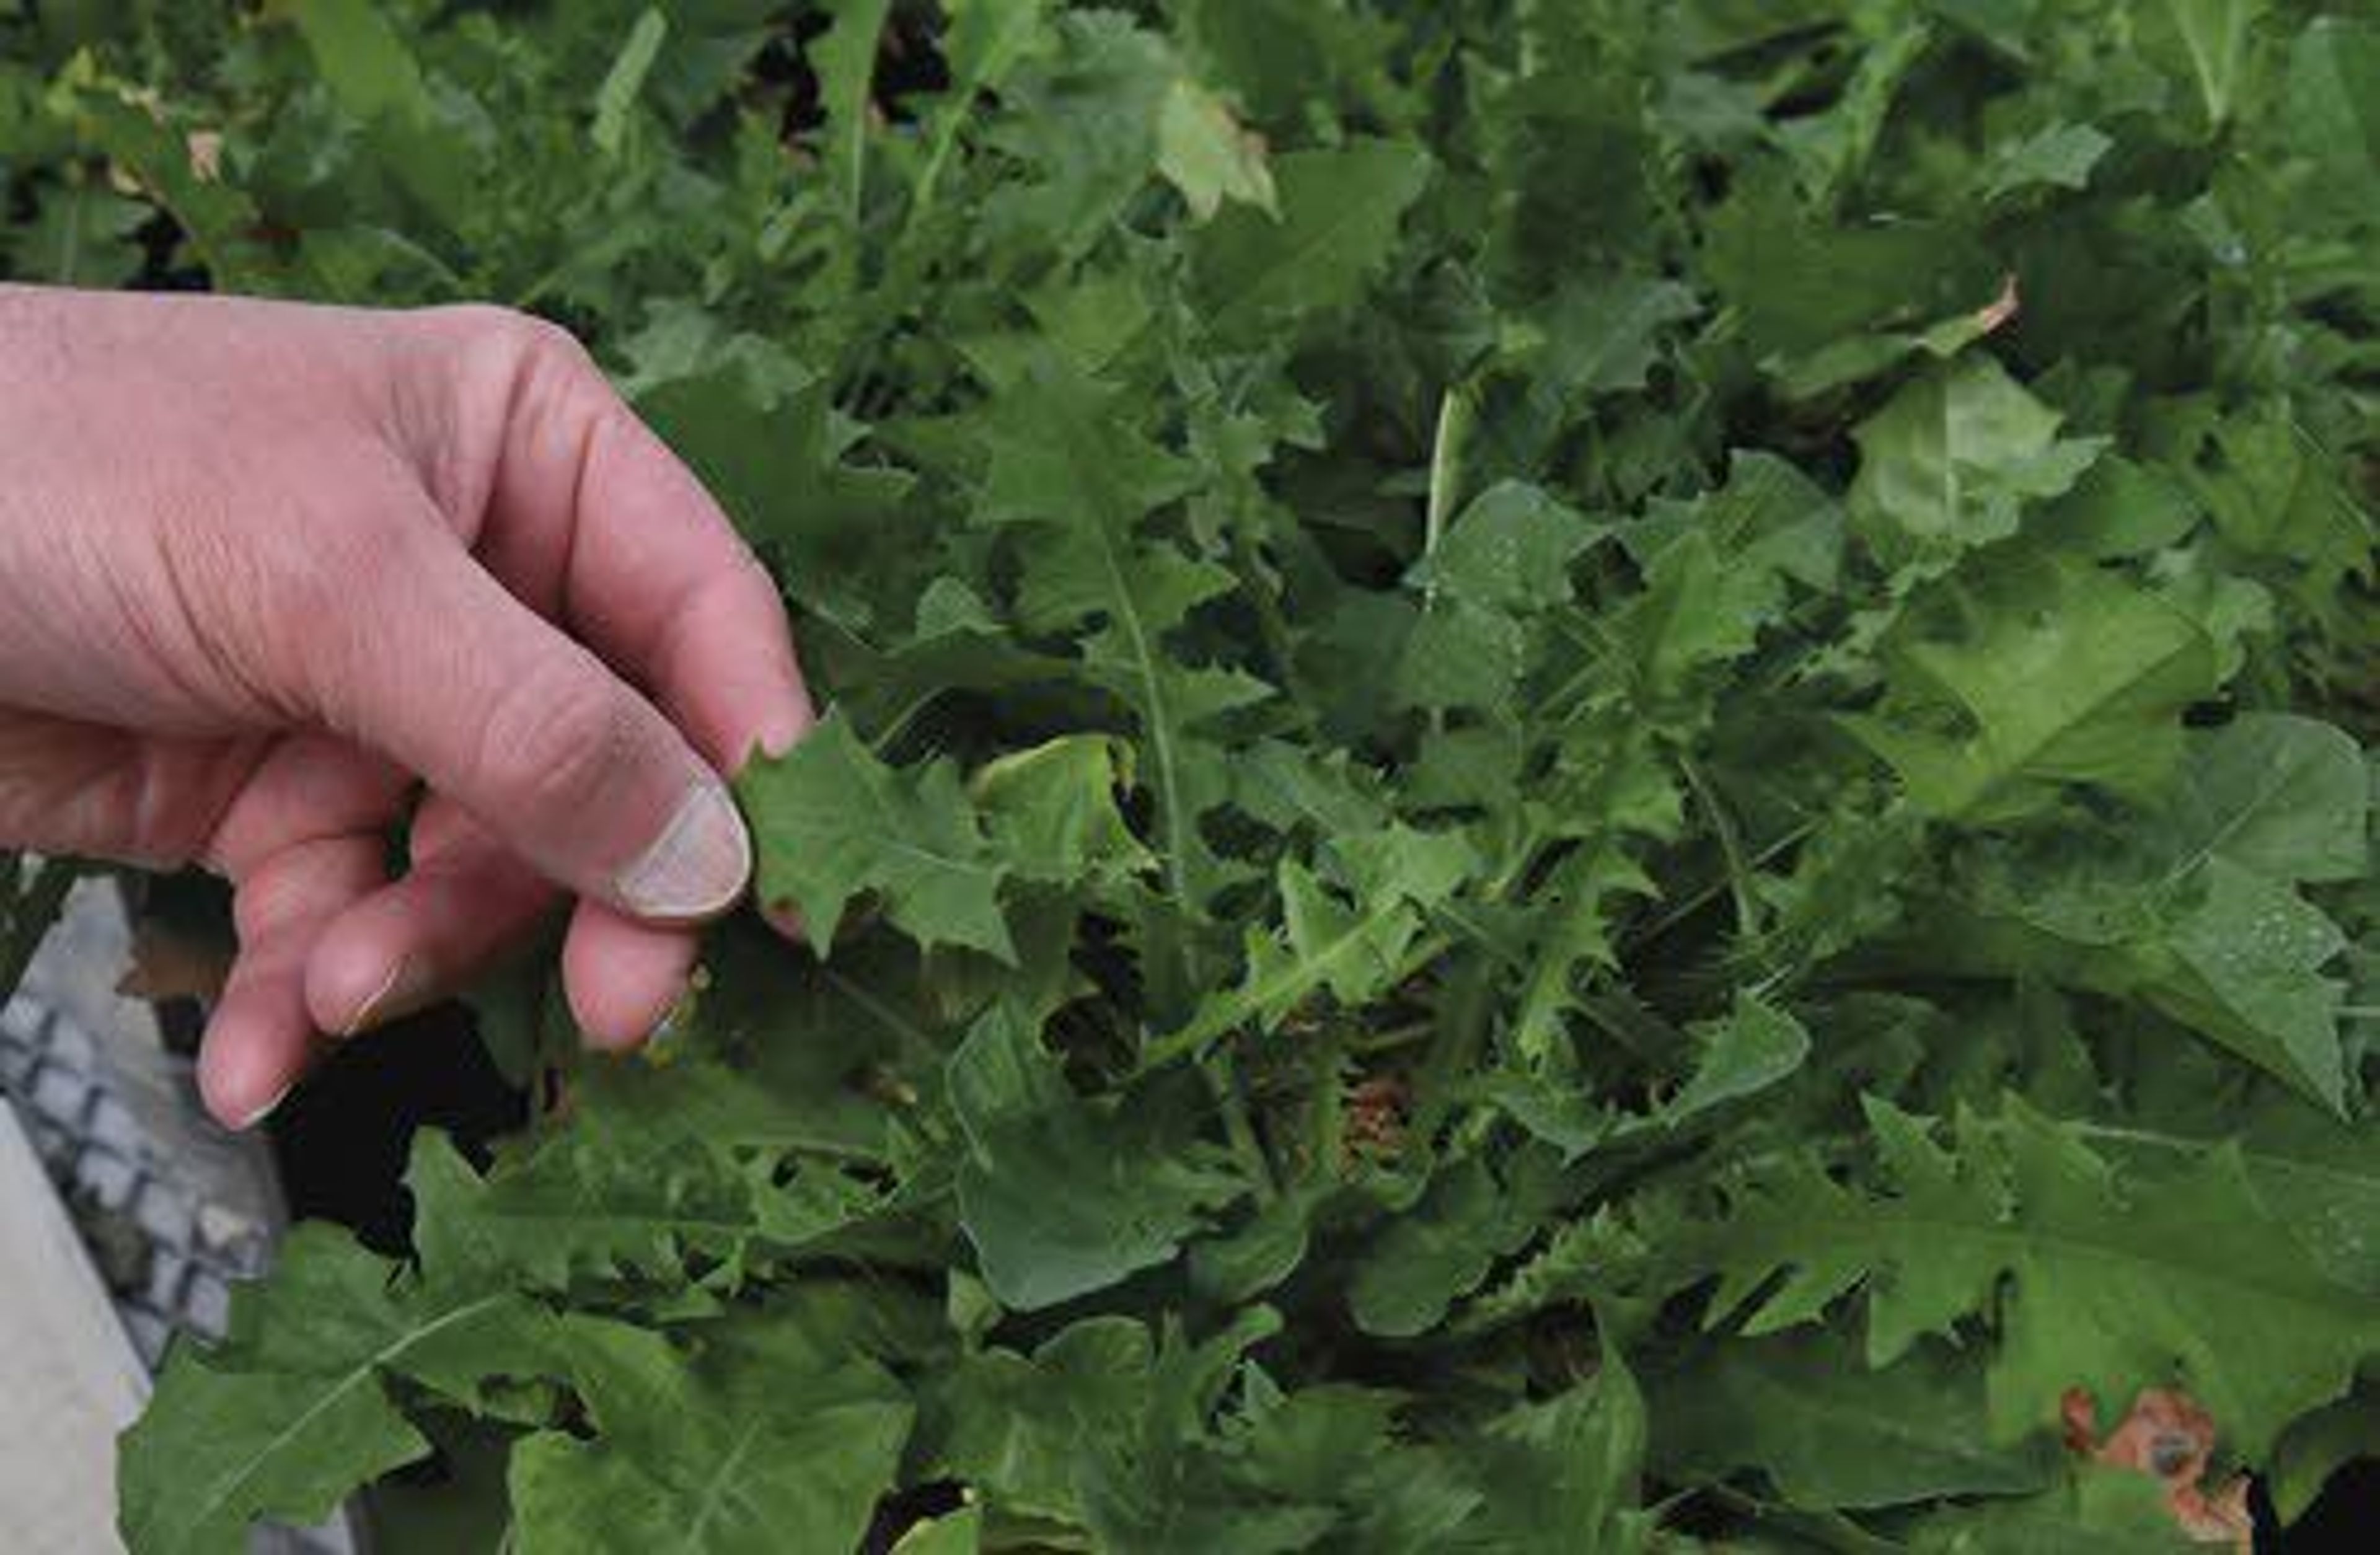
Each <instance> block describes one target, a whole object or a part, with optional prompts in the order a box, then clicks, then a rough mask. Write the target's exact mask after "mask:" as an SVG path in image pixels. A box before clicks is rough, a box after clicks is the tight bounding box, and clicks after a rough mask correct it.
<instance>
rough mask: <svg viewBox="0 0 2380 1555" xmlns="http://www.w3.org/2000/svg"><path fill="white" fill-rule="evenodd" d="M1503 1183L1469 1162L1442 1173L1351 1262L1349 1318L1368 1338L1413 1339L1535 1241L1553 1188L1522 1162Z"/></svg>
mask: <svg viewBox="0 0 2380 1555" xmlns="http://www.w3.org/2000/svg"><path fill="white" fill-rule="evenodd" d="M1528 1159H1529V1162H1530V1164H1528V1165H1524V1167H1523V1168H1522V1169H1520V1170H1519V1171H1518V1172H1516V1173H1515V1174H1514V1175H1513V1176H1512V1179H1511V1180H1509V1181H1500V1180H1499V1179H1498V1177H1497V1175H1496V1174H1495V1173H1494V1172H1491V1171H1490V1170H1489V1169H1488V1166H1487V1165H1486V1164H1485V1163H1484V1162H1482V1161H1479V1160H1465V1161H1463V1162H1462V1163H1461V1164H1459V1165H1457V1166H1455V1167H1453V1168H1451V1169H1450V1170H1448V1171H1445V1172H1440V1173H1439V1175H1438V1176H1437V1177H1436V1178H1435V1179H1433V1180H1432V1182H1431V1183H1430V1185H1429V1191H1428V1192H1427V1194H1426V1195H1424V1196H1423V1197H1422V1199H1421V1201H1420V1203H1418V1204H1416V1205H1415V1207H1414V1208H1413V1209H1410V1210H1408V1211H1406V1212H1405V1213H1403V1214H1402V1215H1399V1216H1397V1217H1396V1218H1395V1219H1393V1220H1391V1221H1390V1222H1389V1223H1388V1225H1387V1227H1386V1228H1385V1229H1384V1230H1382V1231H1381V1232H1380V1233H1378V1235H1377V1236H1375V1237H1374V1238H1373V1239H1372V1241H1371V1244H1370V1245H1369V1246H1368V1248H1367V1249H1366V1252H1365V1253H1364V1256H1363V1257H1361V1258H1359V1259H1358V1260H1357V1261H1356V1264H1355V1269H1354V1277H1353V1278H1352V1279H1351V1280H1350V1281H1349V1282H1348V1285H1347V1305H1348V1310H1349V1311H1350V1312H1351V1313H1352V1314H1353V1315H1354V1319H1355V1326H1356V1327H1357V1328H1360V1329H1362V1330H1364V1331H1365V1332H1366V1333H1372V1334H1378V1335H1380V1336H1382V1337H1384V1338H1389V1339H1411V1338H1414V1337H1415V1336H1417V1335H1420V1334H1423V1333H1427V1331H1429V1330H1431V1329H1434V1328H1436V1327H1437V1326H1438V1325H1439V1323H1441V1322H1443V1321H1445V1319H1446V1313H1447V1309H1448V1308H1449V1307H1451V1306H1453V1305H1454V1303H1455V1301H1456V1300H1457V1299H1458V1298H1459V1297H1462V1296H1464V1295H1467V1294H1470V1293H1471V1292H1472V1291H1473V1290H1474V1289H1475V1288H1477V1286H1478V1285H1479V1283H1480V1282H1482V1281H1483V1280H1485V1279H1486V1278H1487V1277H1488V1270H1489V1268H1490V1267H1492V1266H1493V1265H1494V1263H1495V1262H1496V1260H1497V1259H1499V1258H1501V1257H1510V1256H1511V1255H1512V1254H1513V1253H1515V1252H1517V1251H1519V1250H1520V1247H1521V1245H1522V1244H1523V1243H1524V1242H1526V1241H1527V1240H1528V1239H1529V1238H1530V1236H1532V1235H1533V1234H1535V1233H1536V1227H1537V1218H1538V1217H1539V1216H1540V1215H1541V1214H1543V1213H1544V1211H1545V1209H1546V1206H1547V1204H1548V1201H1549V1200H1550V1198H1551V1197H1552V1189H1553V1187H1554V1184H1553V1181H1552V1179H1551V1178H1550V1177H1549V1176H1548V1174H1547V1173H1546V1172H1543V1171H1541V1170H1537V1169H1536V1168H1537V1166H1538V1165H1539V1164H1540V1163H1541V1160H1542V1158H1535V1157H1533V1158H1528Z"/></svg>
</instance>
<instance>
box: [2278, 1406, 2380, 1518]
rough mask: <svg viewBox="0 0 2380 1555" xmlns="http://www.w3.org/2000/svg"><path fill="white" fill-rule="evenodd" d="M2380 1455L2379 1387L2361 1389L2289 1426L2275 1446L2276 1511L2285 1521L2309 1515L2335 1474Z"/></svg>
mask: <svg viewBox="0 0 2380 1555" xmlns="http://www.w3.org/2000/svg"><path fill="white" fill-rule="evenodd" d="M2375 1457H2380V1391H2374V1390H2373V1389H2372V1388H2369V1387H2363V1388H2358V1389H2357V1390H2356V1391H2354V1392H2352V1393H2350V1394H2349V1395H2348V1396H2347V1397H2346V1398H2343V1399H2341V1400H2339V1401H2338V1403H2334V1404H2331V1405H2330V1406H2329V1407H2327V1408H2325V1409H2320V1410H2317V1411H2315V1412H2314V1413H2313V1414H2312V1415H2306V1416H2304V1417H2303V1418H2301V1419H2300V1420H2299V1421H2298V1422H2297V1423H2296V1424H2295V1425H2293V1426H2291V1427H2289V1433H2288V1434H2287V1435H2286V1436H2284V1437H2282V1438H2281V1440H2280V1441H2279V1442H2278V1443H2277V1445H2276V1446H2275V1448H2274V1450H2273V1472H2272V1477H2271V1480H2270V1482H2269V1483H2270V1486H2271V1490H2272V1497H2273V1509H2274V1511H2275V1512H2277V1513H2278V1514H2279V1515H2280V1519H2281V1522H2282V1523H2283V1524H2284V1525H2287V1524H2290V1523H2295V1522H2296V1521H2297V1520H2298V1519H2299V1518H2301V1517H2302V1516H2304V1515H2305V1513H2306V1512H2307V1511H2308V1510H2309V1509H2311V1508H2312V1507H2313V1503H2314V1501H2315V1500H2316V1499H2317V1498H2318V1497H2320V1496H2321V1494H2322V1492H2323V1489H2324V1488H2325V1486H2326V1485H2328V1484H2329V1482H2330V1479H2331V1476H2333V1475H2335V1474H2337V1473H2338V1471H2339V1470H2341V1469H2343V1468H2345V1467H2347V1466H2348V1465H2349V1464H2355V1463H2368V1462H2370V1461H2371V1460H2372V1459H2374V1458H2375Z"/></svg>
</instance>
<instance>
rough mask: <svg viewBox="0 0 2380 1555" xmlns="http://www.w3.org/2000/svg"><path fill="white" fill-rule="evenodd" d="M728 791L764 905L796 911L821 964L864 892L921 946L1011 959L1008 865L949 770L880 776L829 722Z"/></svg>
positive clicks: (881, 767) (882, 770)
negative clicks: (746, 822)
mask: <svg viewBox="0 0 2380 1555" xmlns="http://www.w3.org/2000/svg"><path fill="white" fill-rule="evenodd" d="M736 792H737V794H738V796H740V797H741V798H742V800H743V802H744V806H745V809H746V812H747V814H748V815H749V816H750V817H751V821H752V836H753V843H754V845H755V848H756V850H757V853H758V856H759V858H758V863H759V868H758V873H757V889H758V890H759V894H760V898H761V900H762V901H764V902H768V903H771V904H772V905H782V906H787V907H791V908H794V909H795V910H796V911H798V912H799V913H800V914H801V915H802V920H803V922H804V923H805V924H806V925H807V927H808V929H809V932H810V935H811V942H812V943H814V944H816V945H817V946H818V947H819V948H820V952H821V954H825V953H828V952H830V951H831V949H832V945H833V943H834V932H835V929H836V928H837V926H839V925H840V924H841V923H842V921H843V916H844V910H845V909H846V908H847V907H848V906H849V905H850V904H851V901H852V899H853V898H854V897H856V896H858V895H860V894H861V893H868V894H871V895H873V896H875V897H876V898H877V899H879V900H880V902H881V903H882V904H883V906H884V911H885V914H886V916H887V917H890V918H891V919H892V921H893V922H894V923H896V924H898V925H900V926H901V928H902V929H905V931H906V932H907V933H908V934H909V935H910V936H911V937H912V938H914V939H916V940H917V942H918V943H919V944H922V945H928V946H932V945H963V946H965V947H967V948H969V949H973V950H979V951H983V952H985V953H986V954H990V955H994V956H998V957H1000V958H1001V959H1002V960H1003V961H1007V960H1013V959H1014V956H1015V954H1016V952H1015V947H1014V945H1013V944H1012V943H1011V942H1010V940H1009V937H1008V925H1007V923H1006V921H1005V920H1004V919H1003V918H1002V917H1001V912H1000V900H999V896H1000V881H1001V877H1002V872H1003V869H1004V864H1003V862H1002V859H1001V858H1000V857H999V856H997V855H996V854H995V853H994V852H993V850H992V847H991V844H990V842H989V840H987V839H986V837H985V836H984V834H983V828H982V824H981V822H980V820H979V819H978V818H977V814H976V811H975V808H974V807H973V806H972V805H970V804H969V803H968V801H967V796H966V791H965V788H964V787H963V786H962V785H961V784H960V783H959V779H958V774H957V772H956V771H953V768H952V767H951V765H950V764H949V763H948V762H934V763H931V764H929V765H928V766H926V767H923V768H921V769H917V770H916V771H900V770H898V769H895V768H892V767H888V766H886V765H885V764H884V763H883V762H881V761H880V760H878V759H876V757H875V755H874V754H873V753H872V752H870V751H869V750H868V747H867V746H866V745H864V744H862V743H861V741H860V738H859V736H858V735H856V734H855V733H854V732H853V731H852V727H851V725H850V723H848V722H846V721H844V720H843V719H841V718H835V717H829V718H828V719H827V720H826V721H825V722H823V723H820V725H819V726H818V728H817V729H816V730H814V731H812V732H811V734H810V735H808V736H807V737H806V738H805V739H803V740H802V742H801V743H800V744H798V745H796V746H795V747H794V748H793V749H792V750H791V751H789V752H788V753H787V754H786V755H784V756H783V757H782V758H779V759H762V760H759V761H755V762H754V763H753V764H752V765H751V766H749V767H747V769H745V771H744V775H743V776H742V777H741V778H739V779H737V780H736Z"/></svg>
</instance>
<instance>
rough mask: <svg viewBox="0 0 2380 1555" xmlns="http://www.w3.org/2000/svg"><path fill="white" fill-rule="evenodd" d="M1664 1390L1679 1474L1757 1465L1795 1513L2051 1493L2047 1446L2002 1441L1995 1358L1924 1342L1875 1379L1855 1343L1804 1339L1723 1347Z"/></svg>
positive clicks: (1657, 1421) (1668, 1441)
mask: <svg viewBox="0 0 2380 1555" xmlns="http://www.w3.org/2000/svg"><path fill="white" fill-rule="evenodd" d="M1648 1381H1649V1383H1650V1386H1651V1387H1652V1388H1653V1399H1654V1403H1653V1459H1654V1462H1655V1463H1656V1464H1658V1465H1659V1467H1660V1469H1661V1470H1662V1472H1663V1473H1664V1474H1665V1475H1668V1476H1725V1475H1728V1474H1730V1473H1732V1472H1734V1471H1736V1470H1740V1469H1756V1470H1758V1471H1759V1472H1760V1473H1761V1474H1762V1475H1763V1476H1765V1477H1766V1478H1767V1481H1768V1483H1769V1484H1770V1485H1771V1486H1773V1487H1774V1488H1776V1491H1777V1493H1778V1494H1779V1495H1780V1496H1782V1497H1783V1498H1784V1499H1785V1500H1787V1501H1789V1502H1790V1503H1791V1504H1792V1505H1794V1506H1797V1507H1802V1508H1804V1509H1807V1510H1821V1509H1826V1508H1831V1507H1850V1508H1863V1507H1884V1506H1899V1505H1903V1504H1907V1503H1910V1502H1916V1501H1930V1500H1940V1499H1942V1498H1945V1497H1949V1496H1975V1495H1992V1496H2002V1495H2018V1494H2022V1493H2025V1492H2028V1491H2034V1490H2040V1489H2045V1488H2047V1486H2048V1484H2049V1481H2050V1476H2051V1474H2052V1472H2053V1471H2054V1467H2055V1464H2056V1462H2057V1458H2056V1454H2055V1452H2053V1451H2052V1450H2050V1447H2049V1443H2048V1441H2047V1440H2046V1439H2045V1438H2034V1439H2032V1440H2029V1441H2027V1442H2025V1443H2023V1444H2022V1445H2019V1446H2013V1447H2011V1446H2004V1445H1998V1444H1995V1443H1994V1442H1992V1441H1991V1440H1989V1436H1990V1430H1989V1427H1988V1425H1987V1423H1986V1420H1985V1409H1984V1369H1983V1364H1982V1358H1981V1357H1980V1356H1979V1355H1975V1354H1974V1353H1973V1352H1972V1351H1961V1350H1955V1349H1952V1348H1950V1347H1949V1346H1946V1345H1940V1344H1934V1343H1920V1344H1919V1345H1917V1346H1916V1347H1915V1348H1913V1349H1912V1350H1911V1351H1910V1352H1909V1353H1908V1354H1906V1355H1902V1356H1901V1357H1900V1359H1899V1360H1897V1361H1895V1362H1894V1363H1893V1364H1892V1365H1890V1366H1888V1367H1881V1368H1879V1369H1876V1370H1873V1371H1871V1370H1870V1369H1868V1367H1867V1363H1866V1361H1865V1359H1864V1357H1863V1356H1862V1355H1860V1354H1859V1351H1858V1347H1857V1346H1856V1345H1855V1344H1852V1343H1848V1342H1844V1341H1842V1340H1841V1339H1840V1338H1838V1337H1837V1336H1836V1335H1835V1334H1833V1333H1832V1332H1831V1331H1830V1330H1817V1329H1811V1330H1795V1331H1793V1332H1791V1333H1788V1334H1779V1335H1777V1336H1775V1337H1773V1338H1768V1339H1762V1340H1755V1341H1737V1342H1730V1343H1722V1344H1719V1345H1717V1346H1715V1347H1714V1348H1712V1349H1711V1350H1709V1351H1708V1352H1706V1354H1705V1355H1702V1356H1700V1357H1698V1358H1697V1359H1696V1360H1695V1361H1694V1362H1693V1363H1691V1364H1690V1365H1689V1367H1687V1369H1686V1370H1684V1371H1683V1372H1682V1373H1680V1374H1677V1375H1674V1376H1669V1377H1662V1378H1659V1379H1648Z"/></svg>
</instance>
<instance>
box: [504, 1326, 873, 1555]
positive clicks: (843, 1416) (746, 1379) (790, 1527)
mask: <svg viewBox="0 0 2380 1555" xmlns="http://www.w3.org/2000/svg"><path fill="white" fill-rule="evenodd" d="M564 1343H565V1350H566V1351H567V1352H568V1354H569V1355H570V1358H571V1364H572V1366H573V1368H574V1370H575V1371H576V1373H577V1378H578V1385H579V1386H580V1388H581V1389H582V1390H584V1391H585V1392H586V1393H587V1395H588V1397H589V1402H590V1403H591V1405H592V1407H593V1409H594V1411H595V1414H596V1417H597V1419H598V1421H599V1422H600V1424H601V1433H600V1434H599V1435H597V1436H596V1437H595V1438H594V1439H593V1440H580V1439H578V1438H577V1437H574V1436H570V1435H567V1434H565V1433H562V1432H555V1431H549V1432H540V1433H539V1434H536V1435H533V1436H530V1437H528V1438H526V1439H524V1440H522V1441H521V1442H520V1443H519V1444H518V1445H516V1447H515V1448H514V1450H513V1459H512V1472H511V1476H510V1482H511V1491H512V1498H513V1506H514V1511H515V1517H516V1523H515V1529H514V1538H515V1541H516V1543H517V1545H518V1546H519V1548H520V1549H522V1550H523V1551H524V1552H525V1555H537V1552H539V1551H555V1552H565V1551H577V1550H620V1551H624V1552H625V1551H630V1550H650V1549H662V1548H668V1549H686V1550H698V1551H702V1550H716V1551H729V1550H746V1549H754V1548H757V1547H760V1546H776V1545H780V1544H782V1545H783V1546H784V1547H787V1548H792V1549H821V1550H823V1549H851V1548H856V1545H857V1543H858V1541H859V1539H860V1537H861V1536H862V1535H863V1534H864V1533H865V1532H866V1531H867V1528H868V1521H869V1518H870V1516H871V1514H872V1513H873V1512H874V1510H875V1506H876V1501H877V1499H878V1498H879V1497H880V1495H882V1494H883V1493H884V1492H885V1491H886V1490H888V1489H889V1488H891V1487H892V1481H893V1476H894V1473H895V1470H896V1468H897V1466H898V1464H899V1462H900V1454H901V1449H902V1445H903V1443H904V1442H905V1440H906V1439H907V1436H908V1432H909V1426H910V1419H911V1408H910V1404H909V1402H908V1400H907V1399H906V1398H905V1396H904V1395H903V1393H902V1391H901V1390H900V1388H899V1387H898V1385H897V1384H895V1383H894V1382H893V1381H892V1379H891V1378H890V1377H888V1376H886V1375H885V1374H883V1373H882V1372H881V1371H879V1370H877V1369H876V1368H874V1367H868V1366H866V1365H864V1364H863V1365H852V1364H849V1363H845V1364H844V1365H841V1366H832V1365H825V1366H821V1365H819V1364H817V1363H816V1362H814V1361H811V1360H810V1358H809V1357H807V1356H806V1355H802V1354H800V1352H799V1351H798V1350H795V1351H792V1352H787V1351H784V1350H783V1349H781V1348H779V1347H777V1346H773V1345H770V1344H767V1343H765V1342H762V1343H759V1344H757V1345H752V1344H751V1342H750V1340H749V1339H748V1338H747V1340H746V1345H749V1346H750V1353H749V1354H748V1357H747V1358H748V1360H749V1362H750V1363H752V1364H750V1365H748V1366H746V1367H730V1366H727V1365H725V1364H723V1363H725V1362H727V1361H729V1360H731V1359H733V1358H736V1356H737V1350H738V1349H739V1348H744V1346H735V1345H731V1346H729V1347H727V1348H726V1350H725V1353H724V1354H723V1355H714V1356H712V1357H710V1360H711V1365H710V1367H702V1366H700V1365H698V1364H689V1363H688V1362H687V1361H686V1359H685V1358H683V1357H681V1356H679V1355H675V1354H674V1353H673V1352H672V1350H671V1349H670V1346H669V1345H668V1344H667V1342H664V1341H662V1339H661V1338H660V1337H659V1336H657V1335H654V1334H651V1333H648V1332H646V1331H644V1330H637V1329H631V1328H627V1327H625V1326H623V1325H620V1324H614V1323H598V1322H595V1321H591V1320H589V1319H585V1318H581V1319H578V1320H577V1322H576V1323H574V1324H573V1325H572V1326H571V1327H570V1328H569V1329H568V1330H566V1333H565V1342H564ZM805 1363H807V1364H805ZM722 1374H723V1375H722Z"/></svg>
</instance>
